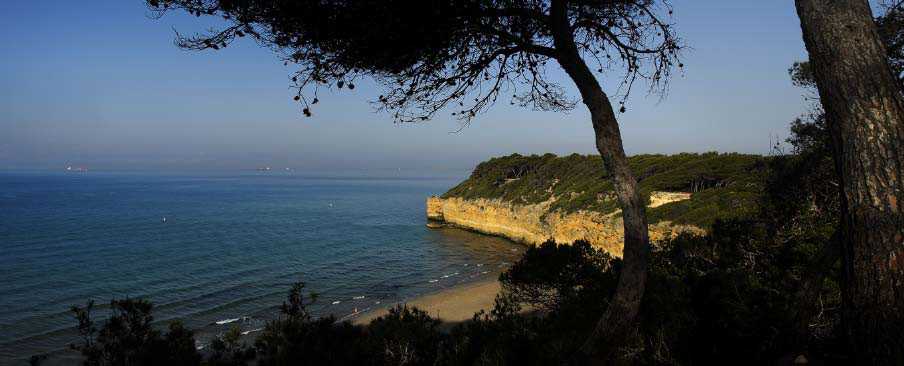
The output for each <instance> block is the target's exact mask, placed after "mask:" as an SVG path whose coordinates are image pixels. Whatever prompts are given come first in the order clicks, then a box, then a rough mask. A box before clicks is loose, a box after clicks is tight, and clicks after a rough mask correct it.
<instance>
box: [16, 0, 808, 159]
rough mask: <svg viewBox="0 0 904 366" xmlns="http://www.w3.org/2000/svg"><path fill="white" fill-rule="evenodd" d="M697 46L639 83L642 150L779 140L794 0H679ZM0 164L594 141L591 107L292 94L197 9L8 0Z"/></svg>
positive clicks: (799, 46)
mask: <svg viewBox="0 0 904 366" xmlns="http://www.w3.org/2000/svg"><path fill="white" fill-rule="evenodd" d="M673 3H674V5H675V8H676V12H675V16H676V21H677V22H678V30H679V32H680V35H681V36H682V37H683V38H684V39H685V40H686V41H687V43H688V45H689V46H690V47H691V48H692V49H690V50H688V52H687V53H686V54H685V56H684V64H685V66H686V68H685V72H684V74H683V75H678V76H676V77H675V78H674V79H673V81H672V86H671V88H670V91H669V93H668V95H667V97H666V99H664V100H662V101H660V100H659V98H658V97H647V96H646V95H645V93H644V92H643V90H641V89H638V90H639V92H637V93H634V95H633V96H632V98H631V99H630V101H629V105H628V107H629V110H628V112H627V113H625V114H623V115H620V121H621V125H622V131H623V133H624V139H625V146H626V149H627V150H628V153H629V154H639V153H674V152H681V151H693V152H702V151H711V150H716V151H723V152H728V151H739V152H746V153H766V152H767V151H768V146H769V141H770V136H775V135H779V136H780V137H782V138H784V137H785V136H786V135H787V125H788V122H789V121H790V120H792V119H793V118H794V117H796V116H798V115H799V114H801V113H803V112H804V111H805V109H806V102H805V101H804V100H803V99H802V98H801V94H802V91H801V90H799V89H796V88H794V87H793V86H792V85H791V83H790V82H789V80H788V77H787V72H786V70H787V68H788V66H789V65H790V64H791V63H792V62H793V61H795V60H801V59H805V58H806V56H805V55H806V52H805V50H804V47H803V43H802V41H801V36H800V26H799V22H798V19H797V17H796V14H795V12H794V8H793V1H790V0H784V1H778V0H768V1H724V0H694V1H680V0H676V1H673ZM2 8H3V9H2V11H0V55H2V57H0V169H17V168H29V167H42V168H58V167H64V166H66V165H68V164H73V165H87V166H90V167H92V168H95V169H220V168H222V169H242V168H253V167H256V166H260V165H273V166H289V167H294V168H298V169H305V170H309V171H324V170H333V171H336V170H339V171H351V172H355V171H362V172H365V171H366V172H379V171H383V170H387V171H390V170H391V171H395V170H396V169H397V168H402V169H403V170H406V171H419V172H423V171H433V172H453V174H458V173H460V172H466V171H468V170H469V169H471V168H472V167H473V165H474V164H476V163H477V162H479V161H482V160H485V159H486V158H488V157H490V156H496V155H502V154H509V153H512V152H518V153H522V154H529V153H545V152H553V153H557V154H568V153H572V152H578V153H593V152H594V148H593V134H592V130H591V128H590V125H589V120H588V114H587V113H586V112H585V111H584V110H582V109H580V108H579V109H577V110H575V111H574V112H571V113H569V114H557V113H543V112H535V111H531V110H528V109H519V108H514V107H510V106H508V105H507V103H506V104H500V105H497V106H496V108H495V109H494V110H493V111H492V112H490V113H488V114H486V115H484V116H482V117H480V118H479V119H477V120H476V121H475V122H474V123H473V124H472V125H471V126H470V127H468V128H466V129H464V130H463V131H461V132H460V133H457V134H455V133H450V132H452V131H455V130H457V129H458V122H457V121H455V120H452V119H446V118H441V119H437V120H433V121H429V122H427V123H423V124H404V125H396V124H393V123H392V121H391V119H390V118H389V117H388V116H387V115H381V114H377V113H374V112H373V110H372V107H371V105H370V104H368V100H371V99H373V98H375V97H376V96H377V95H379V90H378V89H377V88H376V87H375V86H374V85H372V84H371V85H368V83H363V85H359V87H358V88H357V89H356V90H355V91H354V92H348V91H344V92H342V93H339V94H332V95H327V96H323V97H321V100H322V102H321V104H320V105H318V106H319V108H317V110H316V111H315V113H316V114H315V117H314V118H304V117H303V116H301V113H300V110H299V107H298V105H297V104H296V103H293V102H292V101H291V97H292V95H293V94H292V92H291V90H289V88H288V86H289V80H288V73H289V69H287V68H286V67H284V66H283V65H282V63H281V62H279V61H278V60H277V59H276V57H274V55H273V54H272V53H271V52H270V51H269V50H266V49H262V48H259V47H258V46H257V45H256V44H254V43H253V42H250V41H249V42H244V43H241V44H238V45H237V46H235V47H231V48H228V49H226V50H224V51H220V52H217V53H214V52H202V53H197V52H186V51H182V50H179V49H177V48H176V47H175V46H174V45H173V28H175V29H178V30H180V31H184V32H192V31H197V30H202V29H203V27H202V23H199V21H198V19H197V18H193V17H187V16H184V15H181V14H170V15H168V16H166V17H164V18H163V19H161V20H154V19H150V18H149V17H148V13H147V11H146V9H145V7H144V3H143V1H140V0H95V1H71V0H32V1H8V2H4V4H3V6H2Z"/></svg>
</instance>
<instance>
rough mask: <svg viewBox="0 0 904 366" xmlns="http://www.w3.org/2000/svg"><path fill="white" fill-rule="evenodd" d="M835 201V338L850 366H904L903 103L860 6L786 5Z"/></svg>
mask: <svg viewBox="0 0 904 366" xmlns="http://www.w3.org/2000/svg"><path fill="white" fill-rule="evenodd" d="M796 5H797V13H798V16H799V17H800V20H801V28H802V30H803V35H804V42H805V43H806V46H807V51H808V52H809V54H810V62H811V63H812V65H813V70H814V74H815V76H816V84H817V87H818V89H819V96H820V99H821V101H822V104H823V107H824V108H825V110H826V117H827V122H828V124H829V129H830V133H831V135H832V142H833V145H834V146H833V149H834V154H835V157H836V159H835V161H836V169H837V171H838V175H839V177H840V179H841V198H842V200H841V201H842V225H841V226H842V228H841V229H842V240H841V242H842V248H841V249H842V250H841V255H842V261H843V279H842V299H843V306H844V309H843V322H844V328H845V335H846V336H847V341H848V344H849V346H850V350H851V352H853V353H854V356H855V357H856V358H855V360H857V362H858V363H862V364H875V365H891V364H900V363H901V362H904V215H902V210H901V206H900V205H901V202H902V198H904V197H902V196H904V188H902V184H904V182H902V176H901V172H902V162H904V99H902V94H901V90H900V88H899V86H898V84H897V82H896V79H895V77H894V76H893V75H892V71H891V68H890V67H889V65H888V63H887V61H886V50H885V47H884V45H883V44H882V42H881V40H880V38H879V35H878V33H877V31H876V25H875V23H874V21H873V16H872V12H871V9H870V7H869V4H868V2H867V0H831V1H830V0H796Z"/></svg>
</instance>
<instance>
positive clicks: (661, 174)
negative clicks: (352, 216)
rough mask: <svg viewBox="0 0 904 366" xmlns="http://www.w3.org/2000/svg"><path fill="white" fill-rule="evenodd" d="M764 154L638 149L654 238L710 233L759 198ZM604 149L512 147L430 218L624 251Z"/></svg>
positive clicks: (511, 235) (434, 203)
mask: <svg viewBox="0 0 904 366" xmlns="http://www.w3.org/2000/svg"><path fill="white" fill-rule="evenodd" d="M762 159H763V158H762V157H759V156H755V155H741V154H716V153H707V154H678V155H670V156H666V155H639V156H634V157H631V158H630V159H629V160H630V163H631V166H632V169H633V170H634V172H635V175H637V177H638V181H639V185H640V189H641V192H642V194H644V195H645V196H646V197H648V201H647V202H648V206H647V207H648V209H647V212H648V216H649V217H650V238H651V240H652V241H653V242H656V241H659V240H662V239H665V238H668V237H670V236H673V235H676V234H678V233H680V232H691V233H696V234H702V233H704V232H705V231H706V230H707V228H708V227H709V225H711V224H712V222H714V221H715V220H718V219H724V218H734V217H743V216H745V215H747V214H749V213H750V212H752V211H751V210H752V209H753V207H755V206H756V204H757V197H758V196H759V192H760V190H761V178H762V176H761V174H760V173H761V171H762V169H761V168H762ZM601 166H602V162H601V161H600V158H599V157H598V156H581V155H570V156H567V157H557V156H555V155H552V154H546V155H543V156H536V155H534V156H521V155H517V154H515V155H510V156H506V157H500V158H494V159H491V160H489V161H486V162H483V163H481V164H480V165H478V166H477V168H475V170H474V172H473V173H472V174H471V176H470V177H469V178H468V179H467V180H465V181H463V182H462V183H460V184H459V185H458V186H456V187H454V188H452V189H450V190H449V191H448V192H446V193H445V194H444V195H443V196H442V197H429V198H428V199H427V202H426V213H427V219H428V226H430V227H434V228H436V227H442V226H451V227H457V228H462V229H467V230H471V231H476V232H479V233H483V234H488V235H496V236H501V237H505V238H508V239H510V240H513V241H516V242H521V243H525V244H530V245H536V244H540V243H542V242H545V241H547V240H550V239H552V240H555V241H556V242H559V243H571V242H574V241H575V240H586V241H588V242H590V243H591V244H592V245H593V246H595V247H598V248H601V249H604V250H606V251H607V252H609V253H610V254H612V255H615V256H621V254H622V246H623V227H622V217H621V211H620V210H619V209H618V205H617V202H616V201H615V197H614V194H613V192H612V185H611V183H609V182H608V180H607V179H605V174H604V172H603V171H602V169H601Z"/></svg>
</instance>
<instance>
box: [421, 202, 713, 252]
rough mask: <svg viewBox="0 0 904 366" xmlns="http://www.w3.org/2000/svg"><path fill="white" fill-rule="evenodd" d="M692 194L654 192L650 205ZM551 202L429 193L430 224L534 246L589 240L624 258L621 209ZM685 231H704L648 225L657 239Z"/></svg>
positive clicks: (672, 226) (660, 224) (663, 225)
mask: <svg viewBox="0 0 904 366" xmlns="http://www.w3.org/2000/svg"><path fill="white" fill-rule="evenodd" d="M690 196H691V195H690V194H689V193H680V192H679V193H673V192H653V193H652V194H651V195H650V207H657V206H660V205H663V204H667V203H671V202H677V201H682V200H687V199H689V198H690ZM553 203H555V199H550V200H547V201H544V202H540V203H536V204H526V205H524V204H513V203H509V202H504V201H502V200H498V199H485V198H479V199H463V198H459V197H451V198H439V197H430V198H428V199H427V218H428V225H429V226H431V227H439V226H443V225H449V226H454V227H459V228H463V229H467V230H472V231H476V232H480V233H484V234H489V235H497V236H502V237H505V238H508V239H510V240H513V241H517V242H522V243H526V244H530V245H537V244H540V243H543V242H545V241H547V240H549V239H553V240H555V241H556V242H559V243H572V242H574V241H576V240H586V241H588V242H590V243H591V244H592V245H593V246H595V247H597V248H600V249H603V250H605V251H607V252H609V253H610V254H612V255H614V256H621V254H622V247H623V245H624V241H623V227H622V218H621V215H620V213H621V212H620V211H618V210H616V211H613V212H609V213H606V214H603V213H599V212H592V211H584V210H578V211H575V212H568V213H564V212H561V211H559V210H555V211H550V207H551V206H552V205H553ZM682 231H691V232H702V231H703V230H702V229H700V228H697V227H694V226H690V225H673V224H672V223H671V222H668V221H660V222H657V223H655V224H651V225H650V238H651V239H652V240H654V241H656V240H660V239H663V238H665V237H668V236H671V235H675V234H677V233H678V232H682Z"/></svg>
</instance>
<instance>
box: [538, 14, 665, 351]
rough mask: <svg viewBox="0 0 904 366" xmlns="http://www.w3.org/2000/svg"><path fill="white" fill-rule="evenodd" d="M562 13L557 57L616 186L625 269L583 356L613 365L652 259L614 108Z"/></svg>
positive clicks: (555, 18) (555, 17)
mask: <svg viewBox="0 0 904 366" xmlns="http://www.w3.org/2000/svg"><path fill="white" fill-rule="evenodd" d="M566 11H567V9H566V7H565V4H564V1H554V2H553V5H552V8H551V11H550V17H551V19H552V23H553V24H552V29H553V39H554V42H555V48H556V50H557V52H558V55H557V57H556V59H557V60H558V62H559V64H560V65H561V66H562V68H563V69H564V70H565V72H566V73H567V74H568V76H570V77H571V79H572V80H573V81H574V83H575V84H576V85H577V87H578V89H579V90H580V93H581V97H582V98H583V101H584V104H585V105H587V108H588V109H589V110H590V116H591V120H592V122H593V132H594V133H595V135H596V148H597V150H598V151H599V153H600V155H601V156H602V158H603V165H604V168H605V169H606V172H607V173H608V174H609V178H610V179H611V180H612V183H613V185H614V186H615V193H616V195H617V196H618V201H619V204H620V205H621V209H622V216H623V218H624V229H625V246H624V251H623V256H622V260H623V267H622V272H621V276H620V277H619V281H618V286H617V287H616V291H615V295H614V296H613V298H612V300H611V302H610V303H609V306H608V307H607V308H606V313H605V314H603V316H602V317H601V318H600V319H599V321H598V322H597V324H596V326H595V328H594V330H593V333H592V334H591V335H590V337H588V338H587V339H586V340H585V342H584V345H583V346H582V347H581V353H583V354H584V355H586V356H588V357H590V358H591V359H592V360H595V361H597V362H602V361H614V358H615V356H617V355H616V354H615V351H617V349H618V347H619V346H621V345H622V344H623V342H624V340H625V338H626V337H627V336H628V335H629V333H630V330H631V328H632V326H633V325H634V319H635V318H636V316H637V313H638V311H639V309H640V301H641V299H642V298H643V293H644V286H645V284H646V279H647V267H648V262H649V256H650V241H649V232H648V228H647V216H646V205H645V204H644V203H645V200H644V199H643V198H642V197H641V196H640V192H638V190H637V180H636V179H635V178H634V174H633V173H632V172H631V170H630V168H629V166H628V158H627V156H625V150H624V147H623V146H622V139H621V132H620V131H619V127H618V121H617V120H616V119H615V112H614V111H613V109H612V104H611V102H610V101H609V97H608V96H606V93H605V92H603V89H602V88H601V87H600V84H599V82H598V81H597V80H596V77H594V76H593V73H592V72H591V71H590V68H588V67H587V64H586V63H584V60H583V59H582V58H581V57H580V54H579V53H578V49H577V46H576V45H575V42H574V36H573V34H572V32H571V27H570V25H569V23H568V18H567V14H566V13H565V12H566Z"/></svg>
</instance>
